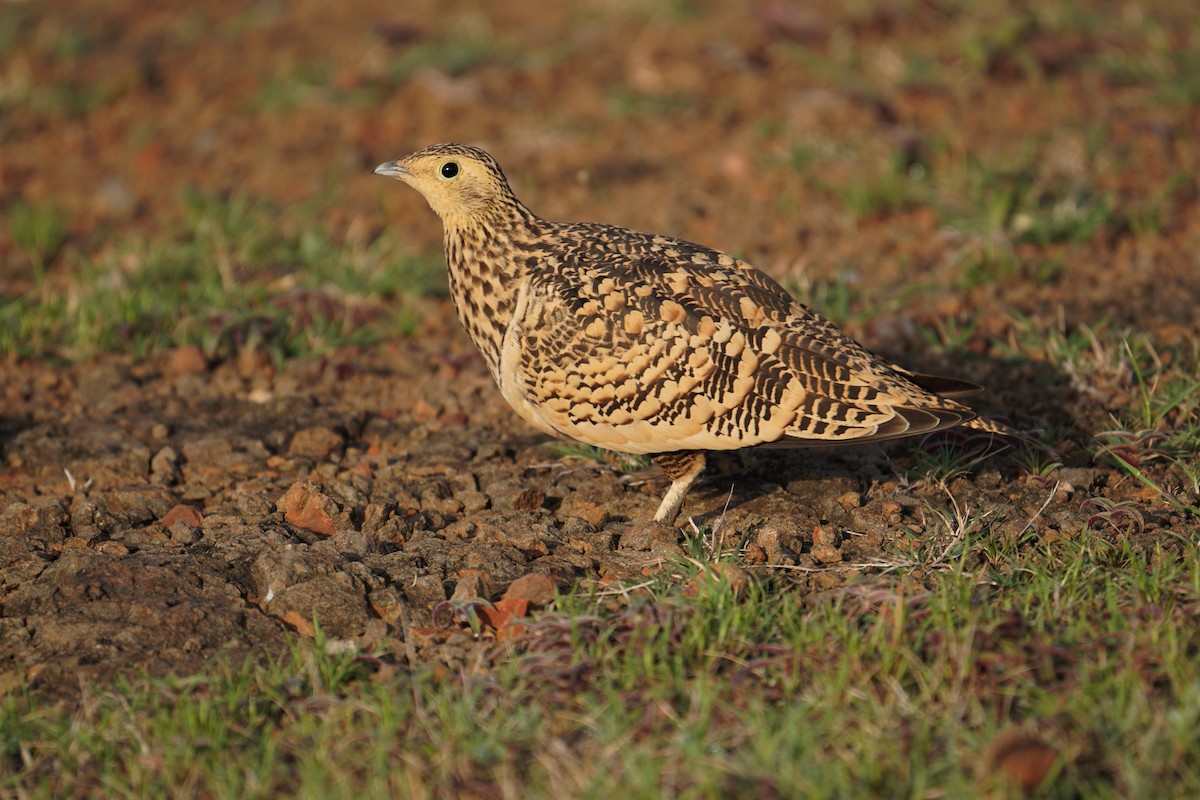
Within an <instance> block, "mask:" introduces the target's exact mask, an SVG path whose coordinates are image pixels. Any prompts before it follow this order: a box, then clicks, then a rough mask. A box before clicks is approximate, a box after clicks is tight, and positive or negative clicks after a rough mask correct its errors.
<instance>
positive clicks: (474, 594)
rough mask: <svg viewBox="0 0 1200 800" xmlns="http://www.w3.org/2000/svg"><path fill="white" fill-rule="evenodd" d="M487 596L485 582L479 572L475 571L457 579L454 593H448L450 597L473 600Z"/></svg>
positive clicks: (452, 598)
mask: <svg viewBox="0 0 1200 800" xmlns="http://www.w3.org/2000/svg"><path fill="white" fill-rule="evenodd" d="M487 596H488V587H487V582H486V581H485V580H484V578H483V576H482V575H481V574H480V573H478V572H475V573H471V574H468V575H463V576H462V577H461V578H459V579H458V583H457V584H455V586H454V594H452V595H450V599H451V600H474V599H476V598H480V597H482V598H486V597H487Z"/></svg>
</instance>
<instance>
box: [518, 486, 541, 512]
mask: <svg viewBox="0 0 1200 800" xmlns="http://www.w3.org/2000/svg"><path fill="white" fill-rule="evenodd" d="M544 502H546V495H545V494H544V493H543V492H542V490H541V489H532V488H531V489H526V490H525V491H523V492H521V493H520V494H518V495H517V496H516V498H515V499H514V500H513V506H512V507H513V510H514V511H533V510H534V509H535V508H541V507H542V503H544Z"/></svg>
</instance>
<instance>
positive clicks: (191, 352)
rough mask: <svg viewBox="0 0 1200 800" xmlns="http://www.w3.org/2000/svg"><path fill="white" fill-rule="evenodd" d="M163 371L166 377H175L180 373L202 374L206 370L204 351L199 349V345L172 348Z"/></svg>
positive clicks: (206, 362)
mask: <svg viewBox="0 0 1200 800" xmlns="http://www.w3.org/2000/svg"><path fill="white" fill-rule="evenodd" d="M164 371H165V373H166V376H167V377H168V378H177V377H179V376H180V375H202V374H203V373H205V372H207V371H208V359H207V358H205V357H204V351H203V350H201V349H200V346H199V345H195V344H185V345H181V346H179V347H176V348H175V349H174V350H172V351H171V355H169V356H168V357H167V366H166V369H165V370H164Z"/></svg>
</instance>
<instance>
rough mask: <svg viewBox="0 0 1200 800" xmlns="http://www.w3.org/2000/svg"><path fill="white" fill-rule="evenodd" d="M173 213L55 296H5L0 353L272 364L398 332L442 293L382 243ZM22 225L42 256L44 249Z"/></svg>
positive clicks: (299, 227)
mask: <svg viewBox="0 0 1200 800" xmlns="http://www.w3.org/2000/svg"><path fill="white" fill-rule="evenodd" d="M185 205H186V219H185V222H184V224H183V226H182V228H181V230H180V231H179V232H178V233H177V234H176V235H174V236H173V237H171V238H169V239H167V240H165V241H155V242H131V243H127V244H126V245H125V246H124V248H123V249H122V250H121V251H120V252H119V253H118V254H117V255H115V256H109V257H105V258H100V259H95V260H85V261H84V263H83V264H82V265H81V267H80V273H79V275H78V277H77V279H75V280H72V281H69V282H68V283H67V284H66V286H65V287H64V288H62V289H58V290H55V291H52V290H51V289H50V288H48V287H47V288H46V289H45V290H43V291H41V292H38V293H31V294H27V295H25V296H22V297H14V298H11V299H7V298H6V302H5V303H4V305H3V307H2V308H0V323H2V324H0V353H17V354H20V355H22V356H27V357H66V358H70V359H75V358H83V357H86V356H88V355H90V354H93V353H96V352H113V351H117V352H131V353H135V354H139V355H140V354H144V353H146V352H147V351H149V350H151V349H155V348H163V347H173V346H176V345H179V344H182V343H197V344H200V345H201V346H202V347H203V348H204V349H205V350H206V351H207V353H208V354H209V355H210V357H221V356H225V355H229V354H231V353H232V352H235V351H236V350H238V349H239V348H242V347H247V346H256V347H259V346H261V347H263V348H265V349H266V350H267V351H268V352H269V353H271V355H272V356H273V357H275V358H277V359H279V358H284V357H287V356H291V355H298V354H303V353H312V352H320V351H323V350H326V349H330V348H334V347H337V346H339V345H342V344H347V343H360V344H366V343H369V342H371V341H375V340H377V339H379V338H381V337H384V336H388V335H395V334H410V333H412V332H413V331H414V330H415V327H416V324H417V321H418V314H419V312H418V309H417V308H416V306H415V302H416V301H417V300H418V299H419V298H420V297H423V296H425V295H428V294H437V293H441V292H444V291H445V288H444V286H445V284H444V280H445V279H444V270H443V269H442V268H441V266H440V264H434V263H433V262H432V261H428V262H427V261H416V260H412V259H402V258H397V257H396V256H395V253H396V251H397V249H398V248H397V246H396V242H395V241H394V240H392V239H391V238H389V237H387V236H384V237H380V238H379V239H377V240H375V241H374V242H363V241H355V240H346V241H337V240H335V239H333V238H332V237H331V235H330V234H329V233H328V232H326V231H324V230H322V228H321V227H320V225H319V223H317V222H315V221H313V220H309V219H305V220H297V219H294V218H288V217H284V216H283V215H282V214H280V213H279V212H278V211H276V210H275V209H272V208H270V207H269V206H267V205H265V204H262V203H257V202H253V201H251V200H249V199H247V198H241V197H233V198H220V197H215V196H208V195H196V196H191V197H189V198H188V199H187V201H186V204H185ZM27 227H28V228H29V229H30V231H31V233H30V234H29V236H28V237H27V238H28V239H29V241H30V242H31V243H37V242H42V243H43V244H38V245H37V246H36V249H35V253H44V252H46V245H45V244H44V242H48V241H49V242H52V241H55V239H53V238H52V237H51V238H47V236H42V238H40V239H39V238H35V236H34V232H37V231H40V230H42V228H41V227H38V226H35V225H33V223H30V224H29V225H28V226H27ZM39 235H40V234H39ZM30 246H31V247H34V244H31V245H30Z"/></svg>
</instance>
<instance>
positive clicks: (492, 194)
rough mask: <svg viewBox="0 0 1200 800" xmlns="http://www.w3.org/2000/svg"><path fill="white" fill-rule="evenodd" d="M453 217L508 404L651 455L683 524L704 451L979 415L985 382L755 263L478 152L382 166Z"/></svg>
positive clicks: (600, 442)
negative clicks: (552, 211) (516, 172)
mask: <svg viewBox="0 0 1200 800" xmlns="http://www.w3.org/2000/svg"><path fill="white" fill-rule="evenodd" d="M375 173H376V174H379V175H385V176H387V177H391V178H397V179H399V180H402V181H404V182H405V183H407V184H408V185H410V186H412V187H413V188H414V189H416V190H417V191H419V192H420V193H421V194H422V195H424V197H425V199H426V200H427V201H428V202H429V205H430V207H431V208H432V209H433V210H434V211H435V212H436V213H437V215H438V216H439V217H441V219H442V224H443V226H444V229H445V230H444V243H445V248H446V262H447V264H448V266H449V272H450V293H451V296H452V297H453V298H454V304H455V306H456V307H457V309H458V317H459V320H460V321H461V322H462V325H463V327H464V328H466V330H467V333H468V334H469V335H470V337H471V339H472V340H474V342H475V344H476V346H478V348H479V349H480V350H481V351H482V353H483V357H484V359H485V360H486V361H487V365H488V367H489V369H491V372H492V376H493V377H494V378H495V379H496V383H497V384H498V385H499V387H500V391H501V393H502V394H503V395H504V397H505V399H507V400H508V402H509V403H510V404H511V405H512V407H513V408H514V409H515V410H516V412H517V413H518V414H519V415H520V416H521V417H522V418H523V419H524V420H525V421H526V422H528V423H530V424H531V425H533V426H534V427H535V428H537V429H539V430H541V431H544V432H546V433H548V434H551V435H554V436H558V437H563V438H566V439H574V440H576V441H579V442H585V443H587V444H592V445H596V446H599V447H603V448H607V449H609V450H616V451H620V452H624V453H646V454H650V455H651V457H652V459H653V460H654V461H655V462H656V463H658V464H659V465H660V466H661V467H662V469H663V471H664V472H665V473H666V474H667V476H668V477H669V478H670V479H671V480H672V484H671V486H670V488H669V489H668V491H667V493H666V496H665V497H664V498H663V500H662V504H661V505H660V506H659V508H658V512H657V513H656V514H655V515H654V519H655V520H656V521H658V522H665V523H668V524H670V523H672V522H674V520H675V518H676V516H677V515H678V513H679V509H680V506H681V505H682V504H683V499H684V495H685V494H687V491H688V488H689V487H690V486H691V484H692V482H693V481H695V480H696V478H697V476H699V474H700V473H701V471H703V469H704V465H705V451H708V450H736V449H739V448H743V447H750V446H753V445H760V444H771V445H775V446H801V445H828V444H841V443H855V442H878V441H882V440H885V439H896V438H899V437H903V436H915V435H919V434H925V433H929V432H931V431H937V430H941V429H943V428H949V427H951V426H954V425H962V424H965V425H967V426H970V427H972V428H977V429H980V430H984V431H991V432H996V433H1005V434H1007V433H1010V431H1009V430H1008V429H1005V428H1003V427H1002V426H998V425H995V424H993V423H989V422H985V421H982V420H978V419H975V415H974V413H973V412H972V411H971V410H970V409H968V408H967V407H966V406H963V405H961V404H960V403H958V402H956V401H955V399H954V398H958V397H962V396H964V395H968V394H973V393H975V392H976V391H979V390H980V387H978V386H976V385H975V384H972V383H967V382H965V381H959V380H954V379H952V378H941V377H935V376H930V375H920V374H917V373H913V372H909V371H907V370H905V369H902V368H901V367H898V366H895V365H893V364H890V363H888V362H886V361H884V360H883V359H881V358H879V357H878V356H875V355H873V354H872V353H870V352H868V351H867V350H865V349H864V348H863V347H862V346H861V345H859V344H858V343H857V342H855V341H853V340H851V339H850V338H849V337H847V336H846V335H845V334H843V333H842V332H841V331H839V330H838V329H837V328H835V327H834V326H833V325H832V324H831V323H830V322H829V321H827V320H826V319H825V318H824V317H822V316H821V315H820V314H818V313H816V312H815V311H813V310H811V309H809V308H808V307H807V306H805V305H803V304H801V303H799V302H797V301H796V300H795V299H794V298H792V297H791V295H789V294H788V293H787V291H785V290H784V289H783V287H781V286H780V285H779V284H778V283H776V282H775V281H773V280H772V279H771V278H769V277H767V276H766V275H765V274H763V273H762V272H760V271H759V270H757V269H755V268H754V267H753V266H751V265H750V264H747V263H746V262H744V261H741V260H739V259H736V258H733V257H732V256H728V255H726V254H724V253H721V252H718V251H716V250H711V249H709V248H707V247H703V246H701V245H698V244H693V243H692V242H687V241H683V240H680V239H673V238H671V237H668V236H656V235H654V234H649V233H638V232H636V231H632V230H628V229H626V228H619V227H616V226H614V225H604V224H599V223H564V222H547V221H546V220H544V219H541V218H540V217H538V216H537V215H535V214H534V213H533V212H532V211H530V210H529V209H528V208H526V207H525V205H524V204H523V203H522V202H521V201H520V200H518V199H517V197H516V196H515V195H514V194H513V192H512V190H511V189H510V188H509V185H508V181H507V179H506V178H505V177H504V173H503V172H502V171H501V169H500V165H499V164H498V163H497V162H496V160H495V159H494V158H492V156H490V155H489V154H487V153H486V152H484V151H483V150H480V149H478V148H476V147H469V146H466V145H461V144H438V145H433V146H432V147H427V148H425V149H424V150H419V151H417V152H415V153H413V154H412V155H409V156H406V157H404V158H402V159H399V160H397V161H388V162H387V163H385V164H380V165H379V166H378V167H376V168H375Z"/></svg>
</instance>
